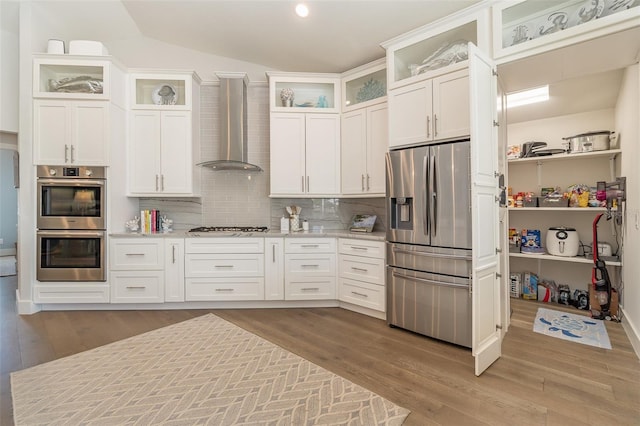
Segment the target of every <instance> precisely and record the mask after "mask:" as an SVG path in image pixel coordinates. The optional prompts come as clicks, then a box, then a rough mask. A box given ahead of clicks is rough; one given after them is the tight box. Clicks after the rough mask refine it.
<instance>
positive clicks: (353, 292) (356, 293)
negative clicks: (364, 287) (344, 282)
mask: <svg viewBox="0 0 640 426" xmlns="http://www.w3.org/2000/svg"><path fill="white" fill-rule="evenodd" d="M351 294H355V295H356V296H360V297H369V295H368V294H364V293H358V292H357V291H352V292H351Z"/></svg>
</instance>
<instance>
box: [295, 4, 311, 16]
mask: <svg viewBox="0 0 640 426" xmlns="http://www.w3.org/2000/svg"><path fill="white" fill-rule="evenodd" d="M296 14H297V15H298V16H299V17H301V18H306V17H307V15H309V8H308V7H307V5H306V4H303V3H298V5H297V6H296Z"/></svg>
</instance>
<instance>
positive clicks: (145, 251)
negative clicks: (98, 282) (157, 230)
mask: <svg viewBox="0 0 640 426" xmlns="http://www.w3.org/2000/svg"><path fill="white" fill-rule="evenodd" d="M109 248H110V249H109V259H110V261H109V264H110V268H109V269H110V271H109V272H110V273H109V281H110V284H111V303H163V302H164V301H165V299H164V294H165V290H164V284H165V281H164V279H165V260H164V249H165V244H164V241H163V239H162V238H143V237H138V238H115V239H112V240H111V242H110V244H109Z"/></svg>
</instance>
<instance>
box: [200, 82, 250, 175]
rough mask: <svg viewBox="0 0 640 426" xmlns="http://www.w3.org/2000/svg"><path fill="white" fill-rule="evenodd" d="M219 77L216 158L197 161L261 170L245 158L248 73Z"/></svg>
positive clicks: (210, 165)
mask: <svg viewBox="0 0 640 426" xmlns="http://www.w3.org/2000/svg"><path fill="white" fill-rule="evenodd" d="M216 75H217V76H218V78H219V79H220V108H219V114H220V120H219V122H220V151H219V154H218V158H217V159H216V160H212V161H205V162H203V163H199V164H197V165H198V166H202V167H207V168H210V169H212V170H242V171H247V172H261V171H262V169H261V168H260V167H259V166H256V165H255V164H251V163H249V162H248V161H247V81H248V78H247V75H246V74H244V73H225V74H216Z"/></svg>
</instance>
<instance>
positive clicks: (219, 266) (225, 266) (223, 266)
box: [213, 265, 233, 268]
mask: <svg viewBox="0 0 640 426" xmlns="http://www.w3.org/2000/svg"><path fill="white" fill-rule="evenodd" d="M213 267H214V268H233V265H213Z"/></svg>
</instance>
